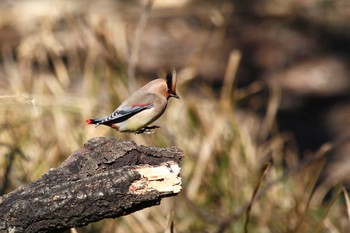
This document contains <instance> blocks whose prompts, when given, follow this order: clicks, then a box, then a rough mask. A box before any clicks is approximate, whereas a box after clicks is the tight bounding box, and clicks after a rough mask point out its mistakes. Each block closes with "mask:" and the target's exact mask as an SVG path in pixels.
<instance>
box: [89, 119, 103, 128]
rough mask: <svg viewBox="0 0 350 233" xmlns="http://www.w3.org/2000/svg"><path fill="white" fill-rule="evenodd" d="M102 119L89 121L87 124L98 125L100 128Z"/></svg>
mask: <svg viewBox="0 0 350 233" xmlns="http://www.w3.org/2000/svg"><path fill="white" fill-rule="evenodd" d="M101 121H102V120H101V119H100V118H95V119H87V120H86V123H88V124H89V125H96V126H99V125H100V123H101Z"/></svg>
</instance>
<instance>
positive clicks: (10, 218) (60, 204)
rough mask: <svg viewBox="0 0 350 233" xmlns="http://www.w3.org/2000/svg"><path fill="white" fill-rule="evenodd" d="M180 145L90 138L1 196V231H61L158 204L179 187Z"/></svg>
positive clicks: (179, 188) (174, 193)
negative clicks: (53, 166)
mask: <svg viewBox="0 0 350 233" xmlns="http://www.w3.org/2000/svg"><path fill="white" fill-rule="evenodd" d="M182 158H183V153H182V151H181V150H179V149H177V148H175V147H172V148H155V147H145V146H137V145H136V144H135V143H134V142H132V141H123V140H118V139H116V138H102V137H99V138H94V139H91V140H89V141H88V142H87V143H86V144H85V145H84V147H83V148H81V149H80V150H78V151H76V152H75V153H73V154H72V155H71V156H70V157H68V158H67V160H65V161H64V162H63V163H62V164H61V165H60V167H58V168H56V169H50V171H49V172H48V173H47V174H45V175H44V176H43V177H41V178H40V179H39V180H37V181H34V182H33V183H31V184H28V185H25V186H22V187H20V188H18V189H16V190H14V191H13V192H11V193H8V194H6V195H4V196H2V197H0V232H3V231H7V232H48V231H56V232H59V231H63V230H66V229H69V228H71V227H77V226H84V225H87V224H88V223H91V222H96V221H99V220H101V219H103V218H115V217H120V216H123V215H127V214H129V213H132V212H135V211H137V210H140V209H143V208H146V207H150V206H153V205H158V204H159V203H160V200H161V199H162V198H163V197H168V196H174V195H176V194H177V193H179V192H180V190H181V178H180V175H179V174H180V167H179V162H180V161H181V160H182Z"/></svg>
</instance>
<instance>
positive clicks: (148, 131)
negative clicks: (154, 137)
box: [135, 125, 160, 134]
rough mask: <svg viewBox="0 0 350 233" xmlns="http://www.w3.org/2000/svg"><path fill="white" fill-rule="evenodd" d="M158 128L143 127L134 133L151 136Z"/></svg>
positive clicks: (154, 126)
mask: <svg viewBox="0 0 350 233" xmlns="http://www.w3.org/2000/svg"><path fill="white" fill-rule="evenodd" d="M158 128H160V126H158V125H152V126H148V127H144V128H142V129H140V130H137V131H136V132H135V134H142V133H146V134H153V133H155V132H156V129H158Z"/></svg>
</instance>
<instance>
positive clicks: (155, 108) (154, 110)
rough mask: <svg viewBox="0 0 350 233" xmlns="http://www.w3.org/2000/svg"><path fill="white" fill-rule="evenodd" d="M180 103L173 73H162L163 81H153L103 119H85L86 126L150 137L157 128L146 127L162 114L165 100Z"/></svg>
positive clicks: (166, 102) (165, 105)
mask: <svg viewBox="0 0 350 233" xmlns="http://www.w3.org/2000/svg"><path fill="white" fill-rule="evenodd" d="M171 97H174V98H176V99H180V98H179V96H178V94H177V93H176V71H175V69H173V70H172V71H170V72H168V73H166V79H162V78H159V79H155V80H153V81H151V82H149V83H147V84H146V85H144V86H143V87H141V88H140V89H138V90H137V91H135V92H134V93H133V94H132V95H131V96H130V97H129V98H127V99H126V100H124V101H123V102H122V103H121V104H120V106H119V107H118V108H117V109H116V110H115V111H114V112H112V113H111V114H110V115H108V116H105V117H99V118H93V119H88V120H86V122H87V123H88V124H94V125H95V126H96V127H97V126H99V125H106V126H109V127H111V128H113V129H116V130H117V131H119V132H129V133H135V134H141V133H154V131H155V129H157V128H160V127H159V126H157V125H154V126H149V125H150V124H151V123H153V122H154V121H155V120H157V119H158V118H159V117H160V116H161V115H162V114H163V113H164V111H165V109H166V107H167V105H168V100H169V98H171Z"/></svg>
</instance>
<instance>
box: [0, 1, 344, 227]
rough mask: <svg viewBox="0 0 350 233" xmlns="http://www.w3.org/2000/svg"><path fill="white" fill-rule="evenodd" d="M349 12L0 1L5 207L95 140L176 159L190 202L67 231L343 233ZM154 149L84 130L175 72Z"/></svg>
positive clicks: (297, 4) (270, 5)
mask: <svg viewBox="0 0 350 233" xmlns="http://www.w3.org/2000/svg"><path fill="white" fill-rule="evenodd" d="M349 22H350V2H349V1H347V0H337V1H332V0H284V1H277V0H249V1H234V0H233V1H225V0H220V1H203V0H202V1H199V0H178V1H175V0H163V1H160V0H159V1H158V0H154V1H152V0H139V1H122V0H120V1H111V0H102V1H68V0H67V1H65V0H61V1H57V0H56V1H44V0H41V1H2V2H1V4H0V116H1V117H0V125H1V127H0V194H1V195H3V194H5V193H8V192H10V191H12V190H14V189H15V188H17V187H19V186H21V185H24V184H27V183H30V182H31V181H34V180H36V179H38V178H40V177H41V176H42V175H43V174H45V173H46V172H47V171H48V169H49V168H51V167H57V166H59V164H60V163H61V162H62V161H64V160H65V159H66V158H67V157H68V156H69V155H70V154H72V152H74V151H76V150H78V149H79V148H81V147H82V146H83V144H84V143H85V142H86V141H87V140H88V139H90V138H93V137H97V136H106V137H117V138H121V139H130V140H134V141H136V142H137V143H138V144H143V145H148V146H159V147H169V146H177V147H179V148H181V149H182V150H183V151H184V153H185V155H186V157H185V159H184V161H183V162H182V180H183V190H182V192H181V193H180V194H179V195H178V196H176V197H172V198H167V199H163V200H162V202H161V204H160V206H157V207H151V208H148V209H144V210H142V211H139V212H137V213H134V214H131V215H129V216H125V217H121V218H119V219H106V220H103V221H101V222H98V223H93V224H90V225H88V226H86V227H82V228H77V229H73V230H71V231H72V232H84V233H85V232H87V233H90V232H104V233H109V232H127V233H128V232H136V233H137V232H217V233H219V232H263V233H269V232H334V233H336V232H348V231H349V229H350V228H349V224H350V221H349V212H350V207H349V203H348V200H349V197H348V192H347V188H349V187H350V179H349V177H350V176H349V174H350V157H349V155H348V154H349V152H348V151H349V149H350V144H349V136H350V105H349V103H350V76H349V74H350V73H349V71H350V69H349V68H350V66H349V64H350V63H349V61H350V30H349V29H350V24H349ZM173 67H174V68H175V69H176V70H177V72H178V86H177V89H178V94H179V95H180V100H175V99H171V100H170V101H169V102H170V103H169V105H168V108H167V110H166V112H165V114H164V115H163V116H162V117H161V118H160V119H159V120H158V121H157V125H160V126H161V127H162V128H161V129H159V130H157V132H156V133H155V134H152V135H134V134H122V133H119V132H116V131H113V130H112V129H110V128H108V127H104V126H101V127H98V128H95V127H93V126H89V125H86V123H85V120H86V119H88V118H91V117H98V116H103V115H107V114H109V113H110V112H112V111H113V110H114V109H115V108H116V107H117V106H118V105H119V104H120V103H121V101H123V100H124V99H125V98H126V97H127V96H128V95H129V94H130V92H132V91H133V90H135V89H137V88H138V87H141V86H142V85H144V84H145V83H147V82H148V81H150V80H152V79H154V78H157V76H158V75H159V74H161V73H162V72H164V71H167V70H169V69H171V68H173Z"/></svg>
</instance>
